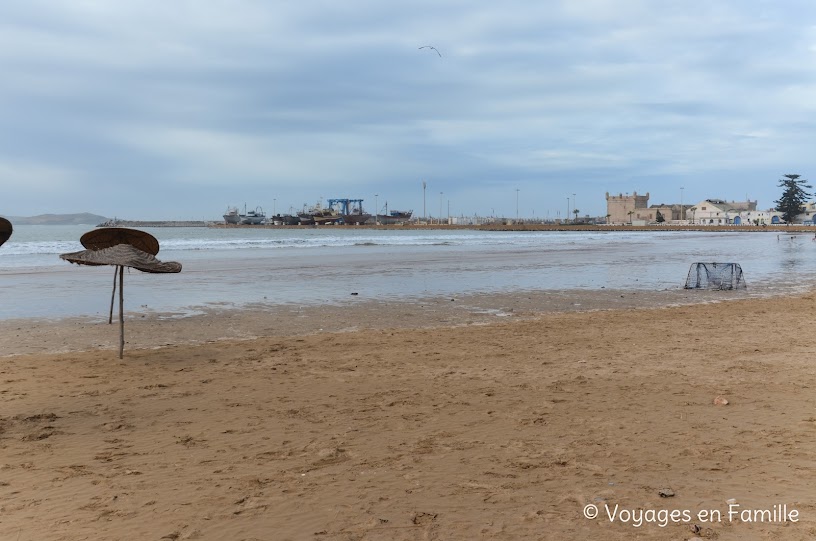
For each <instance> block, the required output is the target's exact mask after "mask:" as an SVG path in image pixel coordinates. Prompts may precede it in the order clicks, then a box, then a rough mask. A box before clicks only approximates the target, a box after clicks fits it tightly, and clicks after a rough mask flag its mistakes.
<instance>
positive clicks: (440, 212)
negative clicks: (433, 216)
mask: <svg viewBox="0 0 816 541" xmlns="http://www.w3.org/2000/svg"><path fill="white" fill-rule="evenodd" d="M442 193H443V192H439V224H440V225H442Z"/></svg>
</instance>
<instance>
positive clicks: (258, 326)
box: [0, 288, 803, 359]
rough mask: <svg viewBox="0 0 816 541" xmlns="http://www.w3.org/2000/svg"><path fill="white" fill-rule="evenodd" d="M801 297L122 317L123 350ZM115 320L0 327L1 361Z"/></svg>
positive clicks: (606, 299)
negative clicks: (123, 327) (123, 325)
mask: <svg viewBox="0 0 816 541" xmlns="http://www.w3.org/2000/svg"><path fill="white" fill-rule="evenodd" d="M801 294H803V293H799V292H789V291H786V292H780V293H771V292H762V293H759V294H757V293H756V292H754V291H751V290H747V291H744V290H743V291H705V290H703V291H698V290H685V289H682V288H676V289H667V290H652V291H649V290H632V289H625V290H623V289H621V290H619V289H600V290H574V289H573V290H552V291H549V290H547V291H542V290H537V291H517V292H511V293H483V294H469V295H456V296H453V297H448V296H436V297H424V298H414V299H406V300H377V299H365V298H361V297H356V298H354V300H353V301H349V303H348V304H281V305H262V304H256V305H249V306H247V307H234V306H231V305H229V304H226V303H225V304H224V305H223V306H221V307H202V308H199V309H195V310H192V311H185V312H156V311H149V312H146V313H145V312H133V311H131V312H126V313H125V342H126V345H125V350H126V351H127V350H136V349H155V348H159V347H163V346H171V345H197V344H203V343H213V342H219V341H229V340H254V339H258V338H263V337H269V336H277V337H292V336H302V335H314V334H318V333H344V332H356V331H361V330H372V329H381V330H382V329H433V328H443V327H459V326H473V325H491V324H494V323H499V322H503V321H523V320H534V319H537V318H540V317H543V316H546V315H549V314H560V313H573V312H595V311H610V310H622V311H624V310H638V309H660V308H670V307H674V306H686V305H704V304H709V303H714V302H732V301H734V302H735V301H741V300H751V299H762V298H772V297H790V296H793V297H798V296H800V295H801ZM117 329H118V319H117V317H114V321H113V324H108V314H107V313H105V314H102V313H100V314H96V315H88V316H68V317H58V318H10V319H6V320H0V352H2V353H0V359H1V358H3V357H8V356H13V355H27V354H32V353H37V354H53V353H74V352H79V351H90V350H96V349H103V350H113V349H116V348H118V331H117Z"/></svg>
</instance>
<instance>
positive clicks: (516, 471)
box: [0, 294, 816, 541]
mask: <svg viewBox="0 0 816 541" xmlns="http://www.w3.org/2000/svg"><path fill="white" fill-rule="evenodd" d="M612 298H613V297H612V296H610V297H609V302H610V303H611V299H612ZM567 300H573V301H574V299H567ZM446 302H451V303H452V304H454V305H455V304H456V302H459V301H449V300H448V301H446ZM512 302H516V303H517V304H516V305H515V306H522V305H524V304H525V302H529V299H528V301H523V300H518V299H517V300H516V301H512V299H508V300H506V302H505V303H497V304H495V305H493V307H492V308H490V306H488V304H489V303H487V301H485V302H484V303H483V305H480V307H481V308H487V309H488V310H489V309H492V310H494V311H493V312H489V311H488V313H487V314H486V315H485V314H483V316H484V317H481V316H479V317H477V315H475V314H476V311H472V312H473V313H471V312H468V309H460V311H459V312H456V311H455V310H454V309H453V308H451V309H450V310H451V311H450V312H446V310H448V309H447V308H445V309H444V310H443V309H442V308H439V309H438V311H435V312H433V313H430V315H429V313H424V316H423V312H421V311H420V312H419V315H417V316H413V317H409V316H406V317H403V318H402V319H400V318H397V317H394V316H393V314H392V313H390V312H389V309H391V310H393V309H394V307H393V306H390V307H386V306H380V307H379V308H378V307H377V306H371V305H366V306H368V308H367V309H368V310H369V311H368V312H367V315H366V316H365V318H363V319H357V320H355V324H354V325H349V324H348V323H345V326H343V325H344V324H341V323H338V322H337V320H336V318H333V317H328V316H326V321H330V322H332V323H331V325H328V324H327V325H326V326H325V327H324V326H319V327H317V328H314V326H313V327H311V328H310V329H309V331H308V332H305V331H303V328H302V327H298V326H295V325H293V326H291V327H290V328H286V327H275V326H274V325H272V324H271V323H270V321H271V320H263V321H261V322H256V324H255V327H252V331H251V332H248V333H247V335H246V336H243V338H245V339H244V340H235V338H238V337H240V336H238V334H239V333H240V328H243V325H242V324H240V322H237V321H238V320H235V319H233V318H230V319H229V320H228V321H229V322H226V321H221V322H219V319H218V317H217V316H215V315H210V316H207V317H201V318H198V319H195V318H193V319H189V318H188V319H185V320H184V321H176V320H172V321H168V322H162V323H161V324H158V323H156V322H155V321H153V322H152V323H147V322H145V323H142V324H141V325H140V324H139V322H135V321H128V325H129V329H130V330H131V331H132V332H131V335H132V336H136V335H138V337H137V339H136V341H135V342H131V344H130V345H129V347H130V349H129V350H127V351H126V354H125V360H124V361H119V360H118V359H116V356H115V354H114V353H113V351H112V350H110V349H97V350H92V351H81V349H82V348H83V344H84V345H87V344H89V343H90V344H92V345H94V346H96V345H101V346H103V347H109V344H108V341H109V342H110V344H111V345H112V344H113V343H115V340H116V329H115V327H114V328H111V327H109V326H107V325H105V324H100V323H99V322H96V323H90V322H85V323H81V324H80V323H78V322H77V321H75V320H74V321H66V322H50V323H45V322H40V323H37V324H35V325H26V324H25V323H24V322H16V323H14V325H17V327H14V328H12V327H10V326H9V325H11V324H9V323H7V324H5V325H4V326H3V327H1V328H0V330H2V332H3V333H4V334H5V336H4V338H3V341H2V342H0V347H2V348H3V349H2V351H3V353H5V354H6V355H10V354H12V353H19V354H18V355H13V356H7V357H4V358H2V359H0V361H2V365H1V368H0V372H2V387H1V388H0V404H2V410H0V539H2V540H18V541H30V540H37V541H42V540H56V539H61V540H78V539H123V540H124V539H155V540H159V539H180V540H182V539H208V540H209V539H212V540H224V539H229V540H250V539H253V540H254V539H262V540H317V541H322V540H332V541H341V540H342V541H352V540H372V541H379V540H405V541H409V540H410V541H413V540H441V541H448V540H473V539H498V540H516V539H536V540H537V539H553V540H556V539H557V540H569V539H613V540H614V539H667V540H668V539H671V540H677V539H689V538H694V537H695V536H699V537H701V538H703V539H720V540H732V539H733V540H736V539H794V540H796V539H813V538H814V537H816V488H814V486H816V483H815V482H814V481H816V474H814V469H813V465H814V464H816V409H815V407H816V393H814V389H816V368H814V365H813V359H814V357H816V350H815V349H814V347H813V339H812V336H811V329H812V325H813V324H812V319H813V314H814V311H815V309H816V297H815V296H814V295H813V294H808V295H805V296H803V297H798V298H774V299H744V300H738V301H731V302H723V303H717V304H701V305H691V306H678V307H671V308H663V309H642V308H641V309H632V308H626V307H625V305H624V306H623V307H619V308H615V307H612V306H610V307H612V308H614V309H611V310H605V311H593V312H565V311H560V312H558V313H550V314H539V313H534V312H535V311H533V310H530V311H525V310H522V309H519V310H518V311H516V310H515V308H513V306H510V305H509V304H507V303H511V304H512ZM575 304H583V303H576V302H572V306H574V305H575ZM441 305H442V300H439V301H438V303H437V306H438V307H441ZM429 306H430V305H429ZM564 306H565V309H566V300H565V305H564ZM423 309H424V308H423ZM510 309H513V311H512V312H509V311H508V310H510ZM417 310H420V309H419V308H418V309H417ZM433 314H436V316H434V317H431V316H432V315H433ZM457 314H458V315H457ZM468 314H470V315H468ZM505 314H511V315H509V316H506V317H497V315H505ZM244 317H249V316H244ZM414 317H418V318H420V319H421V320H422V321H423V324H422V325H417V324H415V323H414V322H413V318H414ZM254 318H255V319H261V320H262V319H263V318H260V316H257V315H256V316H254ZM147 319H151V318H147ZM153 319H155V318H153ZM304 319H307V318H304ZM308 321H310V322H312V324H313V325H317V324H318V322H316V321H315V320H314V318H308ZM361 321H362V323H361ZM151 325H152V327H151ZM83 326H84V327H83ZM389 326H393V327H394V328H388V327H389ZM232 327H234V328H233V329H232V330H230V328H232ZM349 327H358V328H357V330H353V329H352V330H350V329H349ZM151 328H152V329H153V332H152V333H151V332H149V329H151ZM159 328H162V329H164V330H162V331H161V332H159V331H158V330H157V329H159ZM321 328H322V329H323V331H320V329H321ZM43 329H49V330H50V331H51V332H50V334H49V333H47V332H45V330H43ZM167 329H174V330H173V331H172V332H176V333H187V334H189V333H192V334H195V335H196V336H198V337H200V338H201V339H200V340H198V339H197V340H195V342H197V343H184V344H181V345H162V344H166V343H168V342H173V341H182V340H183V339H184V338H185V336H183V334H182V335H180V334H177V335H175V336H174V335H172V334H171V331H168V330H167ZM329 329H332V330H335V331H340V330H344V332H328V330H329ZM12 332H16V334H17V336H16V337H15V338H14V339H9V338H8V334H9V333H12ZM139 333H142V334H139ZM252 336H260V337H259V338H252ZM220 337H228V338H229V337H232V338H230V339H228V340H219V341H209V342H207V341H206V339H209V340H212V339H214V338H220ZM35 338H37V339H38V340H39V341H40V344H39V347H40V348H41V349H42V350H44V351H54V350H63V351H64V353H58V354H54V353H30V352H28V353H27V351H29V350H31V348H34V341H35ZM89 338H91V339H92V340H91V342H88V341H87V340H88V339H89ZM187 338H189V336H187ZM18 343H25V344H27V345H24V346H20V347H18V348H17V349H16V350H15V349H14V347H13V346H14V344H18ZM154 346H162V347H157V348H156V347H154ZM137 347H144V348H149V347H154V348H153V349H137ZM27 348H28V349H27ZM717 396H723V397H725V398H727V400H728V401H729V404H728V405H727V406H715V405H714V404H713V400H714V398H715V397H717ZM663 489H670V490H671V491H673V493H674V496H673V497H669V498H662V497H661V496H660V495H659V491H661V490H663ZM730 498H734V499H736V501H737V502H738V504H739V505H741V506H742V507H741V509H746V508H750V509H757V510H764V509H772V506H773V505H775V504H786V505H787V508H788V510H789V511H790V510H793V509H795V510H796V511H798V514H799V516H798V520H799V522H796V523H787V524H769V523H764V524H757V523H753V524H752V523H743V522H739V521H734V522H729V521H728V518H727V515H725V514H724V515H723V517H722V520H721V521H719V522H714V523H705V522H702V521H701V520H699V519H698V518H697V517H696V516H695V515H696V514H697V513H698V512H699V511H701V510H704V509H714V510H719V511H720V512H723V513H725V512H727V510H728V505H727V504H726V500H728V499H730ZM588 504H595V505H597V506H599V507H600V512H601V516H600V517H599V518H597V519H595V520H588V519H586V518H584V517H583V515H582V509H583V508H584V506H585V505H588ZM605 504H606V505H609V506H610V507H612V508H614V506H615V505H618V506H619V508H623V509H630V510H632V509H640V510H659V509H666V510H678V511H683V510H686V511H689V512H690V513H692V517H691V518H692V519H691V521H690V522H688V523H687V522H685V521H683V522H682V523H679V524H675V523H670V524H668V525H667V526H665V527H660V526H658V525H655V524H644V525H643V526H641V527H639V528H638V527H634V526H632V525H631V523H630V524H624V523H621V522H620V521H617V520H616V521H615V522H610V521H609V520H608V519H607V518H606V517H605V511H604V508H603V506H604V505H605ZM692 525H697V526H698V527H699V528H700V530H699V533H695V532H693V531H692V529H691V526H692Z"/></svg>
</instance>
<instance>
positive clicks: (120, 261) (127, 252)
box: [60, 231, 181, 359]
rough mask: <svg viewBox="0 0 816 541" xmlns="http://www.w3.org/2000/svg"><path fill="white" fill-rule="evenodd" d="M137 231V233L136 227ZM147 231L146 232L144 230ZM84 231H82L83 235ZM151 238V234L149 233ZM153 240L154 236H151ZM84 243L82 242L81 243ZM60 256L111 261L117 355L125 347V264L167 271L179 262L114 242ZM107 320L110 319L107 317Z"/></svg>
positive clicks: (91, 262) (102, 262) (93, 262)
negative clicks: (116, 310)
mask: <svg viewBox="0 0 816 541" xmlns="http://www.w3.org/2000/svg"><path fill="white" fill-rule="evenodd" d="M138 233H141V232H140V231H138ZM145 235H147V233H145ZM148 236H150V235H148ZM84 237H85V235H83V238H84ZM150 237H151V238H153V237H152V236H150ZM154 240H155V239H154ZM83 244H84V243H83ZM158 251H159V250H158V241H157V242H156V252H158ZM60 258H62V259H64V260H65V261H69V262H71V263H76V264H78V265H92V266H100V265H114V266H116V267H117V270H118V273H119V358H120V359H121V358H122V357H123V355H124V350H125V308H124V304H125V300H124V289H123V288H124V285H125V283H124V282H125V279H124V274H125V272H124V271H125V267H132V268H134V269H136V270H140V271H142V272H150V273H168V272H181V263H176V262H174V261H169V262H166V263H162V262H161V261H159V260H158V259H156V257H155V256H154V255H153V254H150V253H147V252H143V251H142V250H140V249H138V248H136V247H135V246H132V245H131V244H116V245H114V246H111V247H108V248H101V249H98V250H94V249H88V250H82V251H80V252H72V253H68V254H62V255H60ZM113 284H114V293H115V292H116V276H115V275H114V281H113ZM112 301H113V299H111V312H112V311H113V304H112ZM109 322H110V320H109Z"/></svg>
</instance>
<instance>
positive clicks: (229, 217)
mask: <svg viewBox="0 0 816 541" xmlns="http://www.w3.org/2000/svg"><path fill="white" fill-rule="evenodd" d="M224 221H225V222H226V223H227V224H228V225H237V224H239V223H241V215H240V214H239V213H238V207H227V212H225V213H224Z"/></svg>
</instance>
